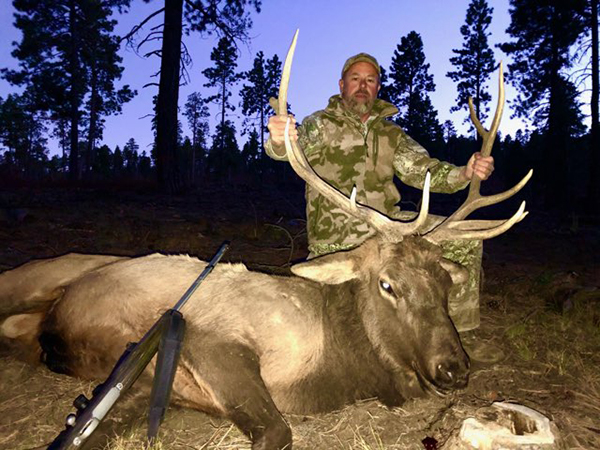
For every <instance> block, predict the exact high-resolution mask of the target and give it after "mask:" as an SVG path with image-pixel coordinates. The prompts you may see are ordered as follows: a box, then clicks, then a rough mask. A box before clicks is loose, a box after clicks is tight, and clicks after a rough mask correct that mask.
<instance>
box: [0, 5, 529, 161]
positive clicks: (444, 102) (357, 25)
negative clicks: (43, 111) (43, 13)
mask: <svg viewBox="0 0 600 450" xmlns="http://www.w3.org/2000/svg"><path fill="white" fill-rule="evenodd" d="M1 3H2V4H3V8H0V26H1V28H0V30H1V31H0V34H1V40H0V42H1V44H0V66H1V67H16V61H15V60H13V59H12V57H11V56H10V52H11V50H12V45H11V44H10V43H11V42H12V41H15V40H20V32H19V31H18V30H16V29H15V28H14V27H13V26H12V23H13V12H14V10H13V8H12V2H11V1H10V0H2V2H1ZM162 4H163V2H162V0H154V1H152V2H150V4H145V3H143V2H141V0H133V2H132V7H131V9H130V11H129V13H127V14H124V15H116V16H115V18H116V19H117V20H118V21H119V25H118V27H117V30H116V31H117V33H119V34H121V35H122V34H125V33H127V32H128V31H129V30H130V29H131V27H132V26H133V25H135V24H136V23H138V22H139V21H141V20H142V19H144V18H145V17H146V16H147V15H148V14H149V13H151V12H152V11H154V10H156V9H158V8H160V7H161V5H162ZM488 4H489V5H490V6H491V7H493V8H494V12H493V19H492V24H491V27H490V31H491V33H492V34H491V36H490V37H489V43H490V45H491V46H493V47H494V52H495V54H496V59H497V60H499V59H503V60H504V61H505V64H506V62H508V60H507V58H506V56H505V55H504V54H503V53H502V52H501V51H500V50H499V49H497V48H495V44H497V43H500V42H505V41H507V40H508V39H507V36H506V34H505V30H506V28H507V27H508V25H509V22H510V18H509V15H508V7H509V0H488ZM468 5H469V0H420V1H414V0H391V1H388V2H382V1H376V0H346V1H344V2H341V1H333V0H302V1H289V0H263V6H262V12H261V13H260V14H253V21H254V26H253V28H252V30H251V31H250V35H251V36H252V37H253V39H252V41H251V42H250V44H249V46H244V45H242V46H241V47H240V58H239V60H238V70H239V71H242V70H249V69H251V67H252V61H253V59H254V57H255V55H256V53H257V52H258V51H261V50H262V51H263V52H264V54H265V58H271V57H272V56H273V55H274V54H278V55H279V57H280V59H281V60H283V59H284V58H285V54H286V52H287V49H288V46H289V44H290V41H291V39H292V36H293V33H294V31H295V30H296V28H299V29H300V35H299V39H298V47H297V49H296V56H295V60H294V65H293V68H292V79H291V82H290V92H289V99H288V101H289V102H290V104H291V105H292V109H293V112H294V114H295V115H296V116H297V117H298V118H300V119H301V118H303V117H305V116H306V115H308V114H310V113H312V112H313V111H316V110H318V109H322V108H324V107H325V106H326V104H327V100H328V98H329V97H330V96H331V95H333V94H335V93H337V89H338V88H337V82H338V79H339V77H340V70H341V67H342V65H343V63H344V61H345V60H346V58H348V57H349V56H351V55H354V54H356V53H358V52H368V53H370V54H372V55H373V56H375V57H376V58H377V59H378V60H379V63H380V64H381V65H382V66H383V67H384V68H386V69H388V68H389V65H390V62H391V59H392V56H393V52H394V50H395V49H396V46H397V45H398V44H399V43H400V38H401V37H402V36H405V35H407V34H408V33H409V32H410V31H413V30H414V31H416V32H417V33H419V34H420V35H421V38H422V39H423V45H424V52H425V56H426V60H427V62H428V63H429V64H430V73H431V74H433V76H434V81H435V83H436V91H435V92H434V93H433V94H431V98H432V102H433V105H434V107H435V108H436V109H437V111H438V114H439V118H440V121H441V122H444V121H445V120H447V119H449V120H452V121H453V122H454V125H455V127H456V128H457V129H458V130H459V132H465V131H466V126H465V125H462V122H463V119H464V117H465V114H466V113H465V112H457V113H452V114H451V113H450V112H449V109H450V107H451V106H452V105H454V100H455V98H456V86H455V84H454V83H453V82H452V81H451V80H450V79H449V78H447V77H446V73H447V72H448V71H449V70H453V66H452V65H451V64H450V62H449V58H450V57H452V56H453V53H452V49H453V48H456V49H457V48H460V47H461V46H462V36H461V35H460V32H459V29H460V27H461V25H463V24H464V21H465V15H466V11H467V7H468ZM158 23H159V19H158V18H156V19H155V20H154V22H151V23H150V24H149V25H146V28H145V30H149V29H150V27H151V26H153V25H157V24H158ZM143 36H144V34H141V35H140V38H139V39H141V37H143ZM184 40H185V43H186V45H187V48H188V49H189V51H190V53H191V55H192V58H193V65H192V66H191V67H190V68H188V71H189V74H190V78H191V81H190V83H189V84H188V85H187V86H182V88H181V90H180V97H179V102H180V106H183V104H184V103H185V101H186V98H187V96H188V95H189V94H190V93H192V92H194V91H199V92H200V93H201V94H202V95H203V96H208V95H210V94H212V92H210V91H209V90H208V88H204V87H203V86H202V85H203V84H204V83H205V82H206V80H205V79H204V76H203V75H202V74H201V71H202V70H204V69H205V68H207V67H209V66H211V65H212V64H211V61H210V52H211V50H212V48H213V47H214V46H216V43H217V40H218V37H216V36H208V37H205V38H201V37H200V36H199V35H198V34H192V35H190V36H187V37H184ZM152 48H154V47H151V46H147V47H145V48H144V49H142V52H143V51H149V50H151V49H152ZM121 55H122V56H123V58H124V61H123V64H124V66H125V70H124V73H123V78H122V80H121V84H129V85H130V86H131V87H132V88H134V89H136V90H137V91H138V95H137V96H136V97H135V98H134V99H133V100H132V101H131V102H129V103H127V104H126V105H124V107H123V113H122V114H121V115H119V116H114V117H110V118H108V119H107V121H106V128H105V131H104V139H103V143H105V144H107V145H109V147H110V148H111V149H114V147H115V145H119V146H121V147H122V146H123V144H125V142H126V141H127V140H128V139H129V138H132V137H133V138H135V140H136V141H137V143H138V144H139V146H140V151H142V150H146V151H148V150H149V148H150V145H151V143H152V140H153V135H152V131H151V128H150V118H149V117H145V116H147V115H148V114H149V113H150V112H151V108H152V95H154V94H155V93H156V89H157V88H156V87H154V86H151V87H147V88H143V87H142V86H144V85H145V84H147V83H151V82H157V81H158V80H157V78H153V77H152V75H153V74H154V73H155V72H157V70H158V67H159V60H158V58H156V57H153V58H150V59H144V58H142V57H141V56H138V55H136V54H135V53H134V52H133V51H132V50H130V49H126V48H123V49H122V51H121ZM496 76H497V75H496V74H494V75H493V76H492V81H491V83H492V85H491V88H490V91H491V93H492V103H491V104H490V105H493V106H492V109H493V108H495V102H496V99H497V78H496ZM240 88H241V83H240V84H239V85H238V86H237V88H235V89H234V91H235V92H236V93H237V91H238V90H239V89H240ZM14 91H15V89H14V88H13V87H11V86H10V85H9V84H8V83H6V82H5V81H4V80H0V96H2V97H6V95H7V94H8V93H11V92H14ZM234 95H235V94H234ZM513 95H514V90H513V89H511V88H510V87H509V86H507V99H508V100H510V99H511V97H513ZM234 103H235V104H236V105H237V104H238V103H239V98H238V97H237V95H235V96H234ZM235 114H241V108H240V107H237V108H236V111H235V112H234V115H235ZM510 114H511V111H510V109H509V108H507V109H506V110H505V113H504V117H503V120H502V124H501V126H500V131H501V133H503V134H507V133H508V134H513V135H514V132H515V131H516V130H517V129H518V128H519V127H523V125H522V124H521V123H520V122H518V121H515V120H511V119H510V118H509V116H510ZM215 117H216V111H215V115H214V116H213V117H211V120H210V127H211V134H212V133H213V132H214V127H215V124H216V119H215ZM231 119H232V120H234V121H235V117H231ZM180 120H181V121H182V122H183V124H184V134H187V124H186V123H185V117H184V116H183V115H180ZM236 123H240V125H238V126H237V129H238V136H239V131H241V120H240V121H236ZM246 140H247V137H246V136H243V137H240V138H239V139H238V142H239V145H240V147H242V146H243V144H244V142H245V141H246ZM50 146H51V152H52V153H54V152H57V153H58V150H57V148H56V143H54V142H51V143H50Z"/></svg>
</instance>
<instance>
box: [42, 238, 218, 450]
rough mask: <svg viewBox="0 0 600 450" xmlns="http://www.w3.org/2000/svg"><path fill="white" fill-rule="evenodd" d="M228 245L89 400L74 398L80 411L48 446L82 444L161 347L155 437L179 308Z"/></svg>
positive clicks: (179, 325)
mask: <svg viewBox="0 0 600 450" xmlns="http://www.w3.org/2000/svg"><path fill="white" fill-rule="evenodd" d="M228 248H229V243H228V242H225V243H224V244H222V245H221V247H220V248H219V250H218V251H217V253H216V254H215V256H213V258H212V259H211V261H210V262H209V263H208V265H207V266H206V267H205V269H204V270H203V271H202V273H201V274H200V275H199V276H198V278H196V280H195V281H194V283H192V285H191V286H190V287H189V288H188V290H187V291H186V292H185V294H183V296H182V297H181V298H180V299H179V301H178V302H177V303H176V304H175V306H174V307H173V308H172V309H169V310H168V311H167V312H165V313H164V314H163V315H162V316H161V317H160V319H158V320H157V321H156V322H155V323H154V325H153V326H152V328H150V330H148V332H147V333H146V334H145V335H144V336H143V337H142V339H141V340H140V341H139V342H138V343H132V344H129V345H128V346H127V349H126V350H125V352H123V354H122V355H121V357H120V358H119V360H118V361H117V364H116V365H115V367H114V368H113V370H112V372H111V373H110V375H109V376H108V378H107V379H106V381H104V383H102V384H99V385H98V386H96V388H95V389H94V391H93V395H92V398H91V399H89V400H88V399H87V398H86V397H85V396H83V395H80V396H79V397H77V398H76V399H75V401H74V402H73V405H74V406H75V408H76V409H77V411H76V412H75V413H72V414H69V415H68V416H67V420H66V422H67V425H66V428H65V429H64V430H63V431H61V432H60V433H59V435H58V436H57V437H56V438H55V439H54V441H52V443H51V444H50V446H49V447H48V450H72V449H79V448H81V446H82V445H83V443H84V442H85V441H86V439H87V438H89V437H90V435H91V434H92V433H93V432H94V430H95V429H96V428H97V427H98V425H99V424H100V422H102V420H103V419H104V417H105V416H106V415H107V414H108V412H109V411H110V410H111V409H112V407H113V406H114V405H115V403H116V402H117V401H118V400H119V398H120V397H121V395H122V394H123V393H124V392H126V391H127V389H129V388H130V387H131V386H132V385H133V383H135V381H136V380H137V379H138V378H139V376H140V375H141V374H142V372H143V371H144V369H145V368H146V366H147V365H148V364H149V363H150V361H151V360H152V358H153V357H154V355H155V354H156V353H157V351H158V352H159V355H158V359H157V363H156V371H155V375H154V376H155V378H154V384H153V387H152V393H151V405H150V406H151V408H150V414H149V428H148V438H149V440H150V441H152V440H153V439H154V438H155V437H156V435H157V434H158V428H159V426H160V423H161V421H162V418H163V416H164V412H165V410H166V408H167V406H168V403H169V397H170V394H171V386H172V383H173V378H174V377H175V371H176V368H177V362H178V359H179V352H180V350H181V344H182V342H183V336H184V331H185V320H184V319H183V316H182V314H181V313H180V312H179V310H180V309H181V307H182V306H183V305H184V304H185V302H187V300H188V299H189V298H190V297H191V295H192V294H193V292H194V291H195V290H196V289H197V288H198V286H199V285H200V283H201V282H202V281H203V280H204V279H205V278H206V277H207V276H208V274H209V273H210V272H211V271H212V269H214V267H215V266H216V265H217V263H218V262H219V260H220V259H221V257H222V256H223V254H224V253H225V251H226V250H227V249H228ZM159 347H160V350H159Z"/></svg>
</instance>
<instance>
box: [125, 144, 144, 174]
mask: <svg viewBox="0 0 600 450" xmlns="http://www.w3.org/2000/svg"><path fill="white" fill-rule="evenodd" d="M139 149H140V146H139V145H138V143H137V142H136V141H135V139H134V138H131V139H129V140H128V141H127V143H126V144H125V145H124V146H123V164H124V166H125V171H126V172H127V174H128V175H136V174H137V169H138V160H139V155H138V150H139Z"/></svg>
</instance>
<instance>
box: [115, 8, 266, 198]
mask: <svg viewBox="0 0 600 450" xmlns="http://www.w3.org/2000/svg"><path fill="white" fill-rule="evenodd" d="M260 5H261V0H186V2H185V5H184V1H183V0H165V3H164V8H162V9H159V10H157V11H155V12H154V13H152V14H150V16H148V17H147V18H146V19H144V20H143V21H142V22H141V24H139V25H138V26H136V27H135V28H134V29H133V30H132V31H131V32H130V33H129V35H128V36H126V38H127V39H128V40H129V42H130V43H132V44H133V37H134V36H136V34H137V33H138V32H139V31H140V30H141V28H142V26H143V25H144V24H145V23H146V22H148V21H149V20H151V19H152V18H153V17H154V16H157V15H159V14H160V13H163V12H164V20H163V25H162V27H159V28H158V29H154V31H152V32H151V33H150V34H149V35H148V36H146V37H145V38H144V39H143V40H142V42H141V43H140V44H139V45H138V46H137V49H138V50H139V48H140V46H141V45H143V44H145V43H148V42H153V41H155V40H161V42H162V45H161V48H160V49H154V50H151V51H149V52H147V53H146V55H147V56H150V55H155V56H159V57H160V59H161V64H160V80H159V88H158V99H157V108H156V115H157V117H156V144H155V147H156V148H155V150H154V155H153V157H154V158H155V161H156V173H157V177H158V182H159V184H160V186H161V188H162V189H163V190H164V191H165V192H171V193H174V192H181V191H182V190H184V189H185V187H186V186H185V182H184V180H183V178H182V177H181V173H180V167H181V165H180V159H181V155H180V153H179V146H178V145H177V113H178V101H179V84H180V79H181V78H182V76H183V75H182V72H184V71H185V67H182V66H181V61H182V60H183V61H184V63H185V62H186V61H187V62H188V63H189V62H191V59H190V58H189V55H187V54H186V52H185V46H182V35H183V29H184V19H185V28H186V34H187V33H190V32H198V33H200V34H201V35H207V34H208V35H210V34H213V33H217V34H219V35H221V36H227V37H228V38H230V39H231V40H241V41H245V40H247V39H248V37H247V30H248V29H249V28H250V27H251V26H252V21H251V20H250V18H249V16H248V12H247V8H248V9H249V8H250V7H253V8H254V9H255V10H256V11H257V12H260Z"/></svg>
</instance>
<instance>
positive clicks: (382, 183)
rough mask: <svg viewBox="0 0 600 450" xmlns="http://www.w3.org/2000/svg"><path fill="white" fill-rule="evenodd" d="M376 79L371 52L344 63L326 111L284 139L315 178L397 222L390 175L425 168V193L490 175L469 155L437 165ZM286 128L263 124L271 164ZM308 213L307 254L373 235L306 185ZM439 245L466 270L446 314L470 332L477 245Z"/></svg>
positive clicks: (489, 166) (275, 120)
mask: <svg viewBox="0 0 600 450" xmlns="http://www.w3.org/2000/svg"><path fill="white" fill-rule="evenodd" d="M379 76H380V66H379V63H378V62H377V60H376V59H375V58H374V57H372V56H371V55H368V54H366V53H359V54H358V55H355V56H353V57H351V58H349V59H348V60H347V61H346V63H345V64H344V67H343V69H342V76H341V79H340V81H339V89H340V95H334V96H333V97H331V98H330V99H329V104H328V106H327V108H325V109H324V110H322V111H317V112H316V113H314V114H312V115H310V116H309V117H307V118H306V119H305V120H304V121H303V123H302V125H301V126H300V127H299V129H296V128H295V127H293V129H290V137H291V138H292V139H298V142H299V144H300V147H301V148H302V149H303V150H304V152H305V154H306V157H307V159H308V161H309V162H310V164H311V166H312V167H313V169H314V170H315V171H316V172H317V174H319V176H321V177H322V178H324V179H325V180H327V181H328V182H329V183H330V184H332V185H333V186H335V187H336V188H337V189H339V190H340V191H342V192H344V193H345V194H347V195H349V194H350V192H351V191H352V188H353V187H354V186H356V190H357V196H356V200H357V201H358V202H359V203H362V204H366V205H368V206H370V207H372V208H375V209H377V210H379V211H380V212H382V213H384V214H386V215H388V216H389V217H395V218H403V219H406V218H410V217H411V213H407V212H404V211H400V210H399V208H398V207H397V206H396V205H397V204H398V202H399V201H400V194H399V192H398V190H397V189H396V187H395V185H394V183H393V177H394V175H397V176H398V177H399V178H400V179H401V180H402V181H403V182H404V183H405V184H408V185H410V186H413V187H417V188H422V187H423V183H424V180H425V175H426V173H427V171H429V172H430V173H431V191H432V192H442V193H453V192H456V191H458V190H460V189H463V188H465V187H466V186H467V185H468V184H469V181H470V180H471V178H472V177H473V176H474V175H477V176H478V177H479V178H481V179H482V180H485V179H487V178H488V177H489V176H490V174H491V173H492V172H493V170H494V160H493V158H492V157H491V156H489V157H483V156H482V155H481V154H479V153H475V154H474V155H473V156H472V157H471V158H470V159H469V161H468V163H467V165H466V166H463V167H457V166H454V165H452V164H450V163H447V162H443V161H439V160H437V159H434V158H431V157H430V156H429V155H428V153H427V151H426V150H425V149H424V148H423V147H421V146H420V145H419V144H418V143H417V142H415V141H414V140H413V139H412V138H410V136H408V135H407V134H406V133H405V132H404V131H403V130H402V129H401V128H400V127H399V126H398V125H397V124H395V123H393V122H392V121H390V120H386V119H388V118H389V117H391V116H394V115H395V114H397V113H398V109H397V108H396V107H395V106H393V105H391V104H390V103H387V102H385V101H383V100H381V99H378V98H377V94H378V92H379V89H380V88H381V84H380V79H379ZM292 120H293V119H292ZM285 123H286V118H284V117H279V116H274V117H271V118H270V119H269V124H268V128H269V132H270V138H269V140H268V141H267V143H266V145H265V150H266V151H267V154H268V155H269V156H271V157H272V158H274V159H277V160H285V159H286V156H285V146H284V137H283V136H284V129H285ZM293 123H294V124H295V120H293ZM306 214H307V232H308V244H309V250H310V255H309V257H315V256H319V255H323V254H326V253H331V252H335V251H340V250H346V249H349V248H352V247H355V246H357V245H359V244H360V243H362V242H363V241H364V240H365V239H366V238H367V237H368V236H370V235H371V234H372V231H371V230H370V229H369V228H368V226H367V225H366V224H364V223H362V222H361V221H359V220H357V219H354V218H351V217H349V216H348V215H347V214H345V213H344V212H342V211H340V210H339V209H338V208H336V207H334V206H333V205H332V204H331V203H329V202H328V200H326V199H325V198H323V197H322V196H321V195H319V194H318V193H317V192H315V191H314V190H313V189H312V188H311V187H310V186H307V189H306ZM443 248H444V256H446V257H447V258H449V259H451V260H453V261H455V262H458V263H460V264H462V265H464V266H465V267H466V268H467V269H468V270H469V281H468V282H467V283H465V284H464V285H461V286H455V287H454V288H453V290H452V292H451V293H450V300H449V309H450V317H451V318H452V320H453V321H454V324H455V326H456V328H457V330H458V331H459V332H466V331H469V330H473V329H475V328H477V327H478V326H479V279H480V270H481V255H482V244H481V242H477V241H449V242H447V243H445V244H444V245H443ZM463 336H465V335H463ZM469 339H470V338H469ZM465 340H466V337H465V339H463V343H465ZM488 347H489V348H488ZM467 352H468V353H469V355H470V356H471V358H472V359H479V360H487V361H490V362H491V361H495V360H497V359H499V357H500V356H501V355H499V354H497V352H494V350H493V348H491V347H490V346H484V345H478V346H477V348H473V349H471V351H469V349H468V348H467Z"/></svg>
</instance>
